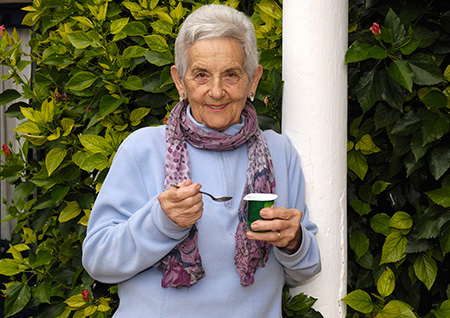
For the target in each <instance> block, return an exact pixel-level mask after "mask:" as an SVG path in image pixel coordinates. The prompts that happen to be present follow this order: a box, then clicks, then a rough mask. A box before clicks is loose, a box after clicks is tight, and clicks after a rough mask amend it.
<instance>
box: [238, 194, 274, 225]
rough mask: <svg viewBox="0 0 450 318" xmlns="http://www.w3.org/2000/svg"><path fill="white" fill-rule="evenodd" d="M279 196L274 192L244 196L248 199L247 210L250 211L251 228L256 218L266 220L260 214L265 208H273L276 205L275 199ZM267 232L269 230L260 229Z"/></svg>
mask: <svg viewBox="0 0 450 318" xmlns="http://www.w3.org/2000/svg"><path fill="white" fill-rule="evenodd" d="M277 197H278V195H276V194H272V193H249V194H247V195H246V196H245V197H244V200H245V201H247V211H248V221H247V224H248V227H249V229H250V230H251V229H252V228H251V224H252V223H253V222H255V221H256V220H265V219H264V218H262V217H261V215H260V214H259V213H260V211H261V210H262V209H264V208H271V207H273V205H274V202H275V199H276V198H277ZM258 232H267V231H258Z"/></svg>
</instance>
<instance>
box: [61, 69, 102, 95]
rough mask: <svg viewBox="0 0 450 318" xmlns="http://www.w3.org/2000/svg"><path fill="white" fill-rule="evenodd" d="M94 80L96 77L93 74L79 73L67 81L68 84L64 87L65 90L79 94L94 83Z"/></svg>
mask: <svg viewBox="0 0 450 318" xmlns="http://www.w3.org/2000/svg"><path fill="white" fill-rule="evenodd" d="M96 79H97V76H96V75H95V74H93V73H91V72H87V71H81V72H78V73H77V74H75V75H74V76H73V77H72V78H71V79H70V80H69V82H68V83H67V85H66V89H69V90H72V91H75V92H79V91H82V90H84V89H86V88H88V87H90V86H91V85H92V84H93V83H94V82H95V80H96Z"/></svg>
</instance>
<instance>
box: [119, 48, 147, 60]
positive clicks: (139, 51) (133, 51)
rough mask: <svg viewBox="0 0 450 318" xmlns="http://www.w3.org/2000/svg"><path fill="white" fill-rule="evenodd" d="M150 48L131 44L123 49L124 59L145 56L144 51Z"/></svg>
mask: <svg viewBox="0 0 450 318" xmlns="http://www.w3.org/2000/svg"><path fill="white" fill-rule="evenodd" d="M147 51H148V49H146V48H143V47H141V46H136V45H135V46H129V47H127V48H126V49H125V50H124V51H123V58H124V59H132V58H137V57H142V56H144V53H145V52H147Z"/></svg>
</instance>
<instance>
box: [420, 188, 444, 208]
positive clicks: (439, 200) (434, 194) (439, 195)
mask: <svg viewBox="0 0 450 318" xmlns="http://www.w3.org/2000/svg"><path fill="white" fill-rule="evenodd" d="M425 194H426V195H428V196H429V197H430V199H431V200H433V202H434V203H436V204H438V205H440V206H443V207H446V208H448V207H450V186H443V187H442V188H440V189H436V190H432V191H428V192H425Z"/></svg>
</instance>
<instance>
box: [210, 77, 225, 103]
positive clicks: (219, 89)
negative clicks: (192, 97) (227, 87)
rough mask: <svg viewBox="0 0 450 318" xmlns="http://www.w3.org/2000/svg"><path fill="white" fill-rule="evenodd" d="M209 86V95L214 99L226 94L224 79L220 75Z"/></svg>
mask: <svg viewBox="0 0 450 318" xmlns="http://www.w3.org/2000/svg"><path fill="white" fill-rule="evenodd" d="M210 85H211V86H210V88H209V96H211V97H212V98H214V99H217V100H219V99H221V98H222V97H223V95H225V91H224V89H223V83H222V79H221V78H220V77H215V78H214V79H213V80H212V81H211V84H210Z"/></svg>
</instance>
